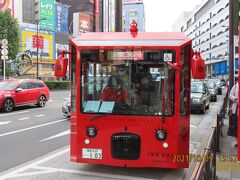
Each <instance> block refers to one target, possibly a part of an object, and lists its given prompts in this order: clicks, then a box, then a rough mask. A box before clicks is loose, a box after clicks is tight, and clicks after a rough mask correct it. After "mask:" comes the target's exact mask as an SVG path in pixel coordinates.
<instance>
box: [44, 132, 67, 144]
mask: <svg viewBox="0 0 240 180" xmlns="http://www.w3.org/2000/svg"><path fill="white" fill-rule="evenodd" d="M68 134H70V130H67V131H64V132H62V133H59V134H56V135H54V136H51V137H49V138H46V139H43V140H41V141H40V142H44V141H48V140H50V139H54V138H58V137H61V136H65V135H68Z"/></svg>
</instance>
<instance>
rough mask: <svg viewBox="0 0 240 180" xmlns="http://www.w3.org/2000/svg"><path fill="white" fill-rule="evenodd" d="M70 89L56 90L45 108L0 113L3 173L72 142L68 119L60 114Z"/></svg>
mask: <svg viewBox="0 0 240 180" xmlns="http://www.w3.org/2000/svg"><path fill="white" fill-rule="evenodd" d="M69 93H70V92H69V91H54V92H51V93H50V100H49V101H48V102H47V104H46V106H45V107H44V108H37V107H35V106H31V107H21V108H17V109H16V110H15V111H13V112H11V113H3V112H1V113H0V172H2V171H5V170H7V169H9V168H13V167H15V166H17V165H20V164H22V163H25V162H28V161H30V160H33V159H35V158H37V157H39V156H42V155H44V154H47V153H49V152H51V151H54V150H56V149H59V148H61V147H63V146H66V145H68V144H69V120H67V119H66V118H65V117H64V116H63V115H62V113H61V106H62V103H63V102H64V101H65V99H66V98H68V97H69Z"/></svg>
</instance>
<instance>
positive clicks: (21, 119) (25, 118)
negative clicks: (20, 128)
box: [18, 117, 30, 121]
mask: <svg viewBox="0 0 240 180" xmlns="http://www.w3.org/2000/svg"><path fill="white" fill-rule="evenodd" d="M27 119H30V117H24V118H20V119H18V120H19V121H23V120H27Z"/></svg>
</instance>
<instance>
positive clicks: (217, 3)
mask: <svg viewBox="0 0 240 180" xmlns="http://www.w3.org/2000/svg"><path fill="white" fill-rule="evenodd" d="M181 31H182V32H184V33H185V34H186V35H187V36H189V37H190V38H191V39H192V40H193V41H192V46H193V49H194V50H197V51H200V52H201V55H202V57H203V59H204V60H205V64H206V65H207V75H208V77H211V78H212V77H217V78H225V79H226V78H227V77H228V73H229V58H228V57H229V56H228V47H229V45H228V39H229V0H206V1H204V2H203V3H202V5H201V6H199V8H198V9H196V10H195V11H194V12H193V13H192V15H191V16H190V17H189V18H188V19H187V20H186V21H185V23H184V24H183V25H182V26H181ZM234 61H235V68H237V66H238V63H237V56H235V58H234Z"/></svg>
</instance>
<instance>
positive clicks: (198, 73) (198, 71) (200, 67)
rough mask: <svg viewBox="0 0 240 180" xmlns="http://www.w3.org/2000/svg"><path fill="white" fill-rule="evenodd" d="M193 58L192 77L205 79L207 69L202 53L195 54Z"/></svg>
mask: <svg viewBox="0 0 240 180" xmlns="http://www.w3.org/2000/svg"><path fill="white" fill-rule="evenodd" d="M194 54H195V57H193V58H192V63H191V64H192V75H193V78H194V79H204V78H205V77H206V67H205V63H204V60H203V59H202V57H201V55H200V52H198V51H197V52H195V53H194Z"/></svg>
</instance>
